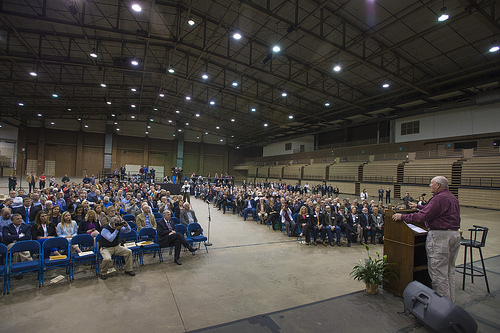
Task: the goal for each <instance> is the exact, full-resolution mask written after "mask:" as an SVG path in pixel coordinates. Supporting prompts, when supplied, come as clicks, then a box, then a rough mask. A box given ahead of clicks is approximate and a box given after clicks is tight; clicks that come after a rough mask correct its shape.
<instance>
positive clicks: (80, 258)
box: [70, 234, 97, 280]
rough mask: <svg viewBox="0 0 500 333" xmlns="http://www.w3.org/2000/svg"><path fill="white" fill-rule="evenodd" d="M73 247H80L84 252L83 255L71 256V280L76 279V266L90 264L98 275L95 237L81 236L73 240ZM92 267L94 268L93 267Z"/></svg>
mask: <svg viewBox="0 0 500 333" xmlns="http://www.w3.org/2000/svg"><path fill="white" fill-rule="evenodd" d="M73 245H78V247H79V248H80V250H82V255H79V254H78V253H72V254H71V258H70V259H71V280H74V279H75V266H78V265H82V264H87V263H90V264H91V265H93V267H94V270H95V273H96V275H97V262H96V255H97V254H96V250H95V244H94V237H92V236H91V235H89V234H80V235H76V236H74V237H73V238H71V242H70V247H71V249H72V248H73ZM89 252H92V253H89ZM91 267H92V266H91Z"/></svg>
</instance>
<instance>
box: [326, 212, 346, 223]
mask: <svg viewBox="0 0 500 333" xmlns="http://www.w3.org/2000/svg"><path fill="white" fill-rule="evenodd" d="M324 215H325V225H327V226H333V227H335V226H340V225H341V224H342V221H341V219H340V218H339V216H338V215H337V213H335V212H333V211H332V212H330V217H328V213H327V212H325V214H324Z"/></svg>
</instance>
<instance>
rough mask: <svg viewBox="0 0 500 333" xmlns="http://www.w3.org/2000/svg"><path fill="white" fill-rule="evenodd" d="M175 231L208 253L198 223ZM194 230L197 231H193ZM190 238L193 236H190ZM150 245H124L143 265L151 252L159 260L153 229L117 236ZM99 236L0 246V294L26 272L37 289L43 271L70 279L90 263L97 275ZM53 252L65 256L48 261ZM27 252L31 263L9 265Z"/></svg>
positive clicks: (179, 226)
mask: <svg viewBox="0 0 500 333" xmlns="http://www.w3.org/2000/svg"><path fill="white" fill-rule="evenodd" d="M175 230H176V232H178V233H180V234H182V235H183V236H184V237H185V238H186V240H187V241H188V243H190V244H191V245H192V246H196V244H198V247H200V245H201V244H204V246H205V250H206V252H207V253H208V247H207V244H206V241H207V237H205V236H204V235H203V229H202V228H201V226H200V225H199V224H198V223H190V224H189V225H188V226H187V227H186V226H185V225H184V224H181V223H178V224H176V225H175ZM197 231H198V232H197ZM191 235H193V236H191ZM148 241H150V242H152V243H150V244H144V245H140V246H139V245H131V246H127V248H128V249H130V250H131V251H132V254H133V256H134V258H136V259H137V261H138V262H139V263H140V265H144V260H143V257H144V254H146V253H152V254H153V256H156V255H158V260H159V262H162V261H163V256H162V252H163V251H162V250H163V249H162V248H160V246H159V244H158V238H157V234H156V230H155V229H153V228H142V229H141V230H139V233H137V231H136V230H132V231H130V232H128V233H120V242H121V243H124V244H127V243H129V244H130V243H137V242H148ZM100 243H101V235H100V234H99V235H97V237H96V239H95V241H94V238H93V237H92V236H91V235H88V234H81V235H76V236H74V237H73V238H71V241H69V242H68V239H66V238H64V237H54V238H49V239H47V240H45V241H44V242H43V244H42V245H40V243H39V242H38V241H35V240H27V241H21V242H17V243H15V244H14V245H13V246H12V247H11V248H10V250H8V249H7V246H5V245H4V244H0V277H2V278H3V294H6V293H7V294H8V293H9V292H10V282H11V277H15V276H20V275H24V274H29V273H36V274H37V279H38V287H41V286H43V285H44V282H45V281H44V280H45V272H47V271H49V270H52V269H57V268H66V274H67V275H68V279H69V280H74V268H75V266H78V265H81V264H91V267H93V269H94V270H95V274H98V273H99V263H100V261H101V259H102V256H101V254H100V251H99V250H100ZM75 245H77V246H78V247H79V248H80V250H82V254H81V255H80V254H77V253H75V252H73V250H72V249H73V246H75ZM55 249H57V250H58V251H59V252H60V253H66V257H65V258H60V259H50V257H49V256H50V254H51V253H52V252H53V251H54V250H55ZM25 251H29V252H30V255H31V257H32V258H33V260H31V261H24V262H17V263H14V262H13V256H14V255H15V254H16V253H20V252H25ZM113 259H115V262H117V263H118V265H119V266H121V264H122V263H123V260H122V258H120V257H115V258H113Z"/></svg>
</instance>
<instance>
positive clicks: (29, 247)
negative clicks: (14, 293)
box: [7, 240, 42, 294]
mask: <svg viewBox="0 0 500 333" xmlns="http://www.w3.org/2000/svg"><path fill="white" fill-rule="evenodd" d="M24 251H29V252H30V254H31V257H32V258H33V260H29V261H22V262H16V263H14V262H12V257H13V256H14V255H15V254H16V253H17V252H24ZM41 258H42V253H41V251H40V243H38V242H37V241H35V240H25V241H20V242H17V243H15V244H14V245H12V247H11V248H10V250H9V255H8V259H9V260H8V267H7V269H8V272H7V294H8V293H9V292H10V279H11V277H12V276H18V275H24V274H29V273H36V274H37V279H38V287H40V283H41V281H40V269H41V264H40V261H41Z"/></svg>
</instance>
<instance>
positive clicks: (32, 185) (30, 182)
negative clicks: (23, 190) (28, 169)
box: [26, 172, 38, 193]
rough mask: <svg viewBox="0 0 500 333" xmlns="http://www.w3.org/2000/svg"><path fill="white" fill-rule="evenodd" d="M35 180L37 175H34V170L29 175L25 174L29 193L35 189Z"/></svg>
mask: <svg viewBox="0 0 500 333" xmlns="http://www.w3.org/2000/svg"><path fill="white" fill-rule="evenodd" d="M37 181H38V177H37V176H36V175H35V173H34V172H32V173H31V175H28V176H26V182H27V183H28V185H29V193H31V191H32V190H34V189H35V184H36V182H37Z"/></svg>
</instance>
